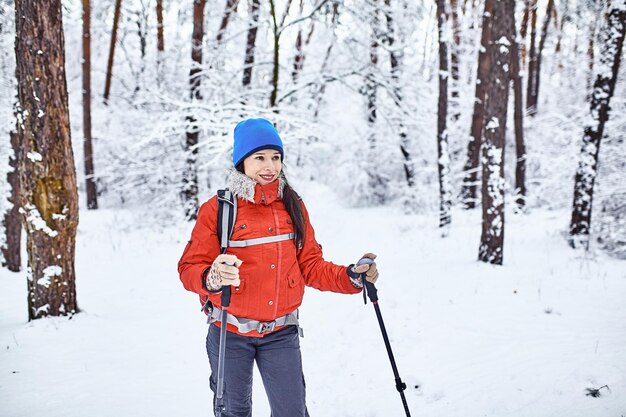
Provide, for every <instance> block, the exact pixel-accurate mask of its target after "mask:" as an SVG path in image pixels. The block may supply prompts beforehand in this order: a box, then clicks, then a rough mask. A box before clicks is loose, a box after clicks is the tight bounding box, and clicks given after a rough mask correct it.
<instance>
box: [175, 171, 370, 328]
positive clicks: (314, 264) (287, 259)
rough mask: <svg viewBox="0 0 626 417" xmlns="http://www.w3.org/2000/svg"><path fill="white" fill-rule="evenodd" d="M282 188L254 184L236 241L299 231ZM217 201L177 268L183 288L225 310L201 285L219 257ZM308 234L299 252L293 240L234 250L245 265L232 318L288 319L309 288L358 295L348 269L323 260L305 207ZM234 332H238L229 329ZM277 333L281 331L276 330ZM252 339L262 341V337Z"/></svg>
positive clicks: (202, 214) (201, 217)
mask: <svg viewBox="0 0 626 417" xmlns="http://www.w3.org/2000/svg"><path fill="white" fill-rule="evenodd" d="M278 183H279V181H274V182H272V183H270V184H267V185H265V186H261V185H260V184H258V183H257V184H256V185H255V190H254V203H253V202H250V201H247V200H245V199H243V198H241V197H240V198H238V208H237V218H236V220H235V227H234V230H233V234H232V236H231V240H248V239H255V238H260V237H266V236H274V235H281V234H285V233H292V232H294V227H293V224H292V221H291V218H290V216H289V214H288V213H287V210H286V209H285V206H284V204H283V202H282V200H281V199H280V198H279V196H278V194H279V193H278ZM217 207H218V204H217V197H216V196H214V197H213V198H211V199H210V200H209V201H207V202H206V203H204V204H203V205H202V206H201V207H200V210H199V212H198V219H197V220H196V224H195V226H194V228H193V231H192V233H191V240H190V241H189V243H188V244H187V246H186V248H185V250H184V252H183V255H182V257H181V259H180V261H179V263H178V272H179V274H180V279H181V281H182V283H183V286H184V287H185V288H186V289H187V290H189V291H193V292H195V293H197V294H200V298H201V300H206V297H209V299H210V300H211V302H212V303H213V305H215V306H218V307H221V300H220V297H221V293H211V292H209V291H207V290H206V289H205V288H204V286H203V283H202V279H203V278H202V277H203V273H204V272H205V270H207V269H208V268H210V267H211V264H212V263H213V260H214V259H215V258H216V257H217V256H218V255H219V253H220V246H219V238H218V236H217ZM302 211H303V215H304V220H305V226H306V233H305V240H304V242H303V246H302V248H301V249H300V250H298V251H296V246H295V243H294V241H293V240H285V241H282V242H276V243H267V244H262V245H257V246H249V247H245V248H231V247H229V248H228V250H227V252H226V253H228V254H232V255H236V256H237V258H239V259H240V260H241V261H243V263H242V265H241V267H240V268H239V278H240V280H241V284H240V285H239V287H235V288H233V289H232V298H231V303H230V307H229V309H228V311H229V314H233V315H235V316H237V317H242V318H250V319H254V320H259V321H272V320H274V319H276V318H278V317H280V316H283V315H285V314H288V313H290V312H292V311H294V310H295V309H297V308H298V307H299V306H300V304H302V297H303V295H304V287H305V285H306V286H310V287H313V288H317V289H319V290H322V291H332V292H337V293H345V294H354V293H358V292H360V291H361V290H360V289H358V288H355V287H354V286H353V285H352V284H351V283H350V279H349V277H348V274H347V272H346V266H342V265H336V264H333V263H332V262H327V261H325V260H324V259H323V255H322V248H321V246H320V245H319V244H318V243H317V242H316V240H315V232H314V230H313V227H312V226H311V223H310V221H309V215H308V212H307V210H306V208H305V206H304V203H303V204H302ZM228 329H229V330H230V331H233V332H236V333H239V332H237V330H236V329H235V328H234V327H232V328H231V326H230V325H229V326H228ZM277 330H278V329H277ZM246 335H247V336H257V337H258V336H261V335H260V334H259V333H257V332H251V333H247V334H246Z"/></svg>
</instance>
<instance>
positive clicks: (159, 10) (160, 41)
mask: <svg viewBox="0 0 626 417" xmlns="http://www.w3.org/2000/svg"><path fill="white" fill-rule="evenodd" d="M156 15H157V51H159V52H163V51H165V39H164V37H163V0H156Z"/></svg>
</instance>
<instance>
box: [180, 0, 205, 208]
mask: <svg viewBox="0 0 626 417" xmlns="http://www.w3.org/2000/svg"><path fill="white" fill-rule="evenodd" d="M204 5H205V0H194V2H193V32H192V35H191V69H190V70H189V96H190V98H191V100H192V101H193V100H202V94H201V91H200V86H201V79H202V78H201V72H202V39H203V38H204ZM199 131H200V128H199V127H198V125H197V120H196V118H195V116H194V115H193V114H190V115H189V116H187V131H186V132H185V136H186V139H185V153H186V154H187V158H186V160H185V169H184V171H183V183H182V193H181V194H182V199H183V205H184V212H185V218H186V219H188V220H195V219H196V217H197V214H198V204H199V203H198V167H197V163H196V160H197V158H198V136H199V133H200V132H199Z"/></svg>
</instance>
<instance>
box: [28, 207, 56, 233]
mask: <svg viewBox="0 0 626 417" xmlns="http://www.w3.org/2000/svg"><path fill="white" fill-rule="evenodd" d="M20 213H23V214H26V221H27V222H29V223H31V224H32V225H33V228H34V229H35V230H41V231H42V232H44V233H45V234H47V235H48V236H50V237H56V236H57V235H58V234H59V232H57V231H56V230H52V229H51V228H50V227H49V226H48V224H47V223H46V221H45V220H44V219H42V218H41V214H40V213H39V210H37V207H35V206H34V205H33V204H27V205H26V206H24V207H20Z"/></svg>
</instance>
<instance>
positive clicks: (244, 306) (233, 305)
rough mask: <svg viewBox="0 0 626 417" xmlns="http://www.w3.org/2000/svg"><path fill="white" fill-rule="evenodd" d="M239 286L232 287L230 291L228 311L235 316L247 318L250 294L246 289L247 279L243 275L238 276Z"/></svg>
mask: <svg viewBox="0 0 626 417" xmlns="http://www.w3.org/2000/svg"><path fill="white" fill-rule="evenodd" d="M239 280H240V283H239V286H238V287H232V288H231V290H230V294H231V296H230V307H229V311H231V312H232V314H234V315H235V316H243V317H247V316H248V315H249V308H250V306H249V304H250V294H248V292H249V291H246V290H247V289H248V277H247V276H244V275H240V276H239Z"/></svg>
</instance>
